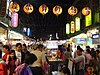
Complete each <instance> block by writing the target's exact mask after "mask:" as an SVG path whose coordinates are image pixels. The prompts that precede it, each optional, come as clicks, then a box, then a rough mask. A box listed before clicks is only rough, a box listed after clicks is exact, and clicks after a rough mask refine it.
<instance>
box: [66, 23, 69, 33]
mask: <svg viewBox="0 0 100 75" xmlns="http://www.w3.org/2000/svg"><path fill="white" fill-rule="evenodd" d="M69 33H70V26H69V23H67V24H66V34H69Z"/></svg>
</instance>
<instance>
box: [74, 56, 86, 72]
mask: <svg viewBox="0 0 100 75" xmlns="http://www.w3.org/2000/svg"><path fill="white" fill-rule="evenodd" d="M74 60H75V63H77V64H78V67H79V70H80V69H84V68H85V56H84V55H81V56H77V57H76V58H75V59H74Z"/></svg>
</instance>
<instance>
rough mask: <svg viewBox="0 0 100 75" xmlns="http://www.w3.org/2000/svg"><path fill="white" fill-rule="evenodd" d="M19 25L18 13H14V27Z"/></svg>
mask: <svg viewBox="0 0 100 75" xmlns="http://www.w3.org/2000/svg"><path fill="white" fill-rule="evenodd" d="M17 26H18V13H13V14H12V27H17Z"/></svg>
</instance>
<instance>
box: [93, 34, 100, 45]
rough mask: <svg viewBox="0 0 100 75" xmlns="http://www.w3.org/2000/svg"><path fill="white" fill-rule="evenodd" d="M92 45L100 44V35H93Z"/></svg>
mask: <svg viewBox="0 0 100 75" xmlns="http://www.w3.org/2000/svg"><path fill="white" fill-rule="evenodd" d="M92 43H93V44H100V34H93V35H92Z"/></svg>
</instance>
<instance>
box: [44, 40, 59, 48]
mask: <svg viewBox="0 0 100 75" xmlns="http://www.w3.org/2000/svg"><path fill="white" fill-rule="evenodd" d="M58 43H59V42H58V41H57V40H48V41H46V47H47V48H48V49H57V48H58Z"/></svg>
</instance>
